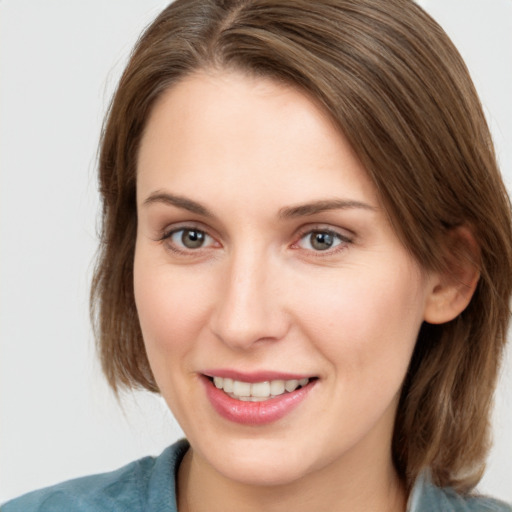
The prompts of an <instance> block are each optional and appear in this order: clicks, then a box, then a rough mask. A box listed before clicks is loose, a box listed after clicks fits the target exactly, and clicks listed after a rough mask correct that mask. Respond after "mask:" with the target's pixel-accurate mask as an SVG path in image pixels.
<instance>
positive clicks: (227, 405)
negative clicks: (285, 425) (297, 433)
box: [201, 371, 319, 426]
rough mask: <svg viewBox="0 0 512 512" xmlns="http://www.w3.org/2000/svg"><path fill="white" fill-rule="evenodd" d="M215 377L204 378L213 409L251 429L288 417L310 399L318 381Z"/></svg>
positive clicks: (266, 376) (267, 375)
mask: <svg viewBox="0 0 512 512" xmlns="http://www.w3.org/2000/svg"><path fill="white" fill-rule="evenodd" d="M216 373H217V372H212V373H210V374H209V375H208V374H202V375H201V377H202V378H201V380H202V381H203V384H204V386H205V391H206V396H207V397H208V399H209V401H210V403H211V405H212V406H213V409H214V410H215V411H216V412H217V413H218V414H219V415H220V416H221V417H223V418H224V419H227V420H229V421H230V422H235V423H238V424H241V425H252V426H257V425H265V424H270V423H273V422H276V421H278V420H280V419H281V418H283V417H285V416H287V415H288V414H289V413H291V412H292V411H293V410H294V409H296V408H297V407H299V406H300V405H301V404H302V403H303V402H304V401H305V400H306V399H307V397H308V396H309V393H310V392H311V391H312V390H313V388H314V387H315V385H316V384H317V382H318V380H319V379H318V377H305V376H303V375H283V374H281V375H277V374H275V373H264V374H261V373H259V374H252V375H245V374H244V375H242V374H239V373H237V372H229V371H220V372H218V373H224V375H216ZM226 374H228V375H229V376H228V375H226ZM279 377H281V378H279ZM283 377H287V378H283Z"/></svg>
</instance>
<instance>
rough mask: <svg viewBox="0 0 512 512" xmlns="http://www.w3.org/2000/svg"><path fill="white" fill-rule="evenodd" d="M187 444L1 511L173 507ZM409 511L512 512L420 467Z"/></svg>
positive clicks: (151, 511)
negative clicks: (448, 485)
mask: <svg viewBox="0 0 512 512" xmlns="http://www.w3.org/2000/svg"><path fill="white" fill-rule="evenodd" d="M188 446H189V445H188V443H187V441H186V440H184V439H182V440H181V441H178V442H177V443H175V444H173V445H172V446H169V448H167V449H166V450H165V451H164V452H163V453H162V454H161V455H160V456H159V457H144V458H143V459H140V460H137V461H135V462H132V463H131V464H128V465H127V466H124V467H122V468H121V469H118V470H117V471H112V472H111V473H104V474H101V475H93V476H87V477H83V478H77V479H75V480H70V481H68V482H64V483H62V484H58V485H55V486H52V487H48V488H46V489H41V490H39V491H34V492H31V493H29V494H25V495H24V496H21V497H20V498H16V499H14V500H12V501H9V502H7V503H6V504H4V505H3V506H2V507H1V512H103V511H105V512H106V511H108V512H177V511H178V509H177V505H176V485H175V483H176V476H177V472H178V467H179V465H180V462H181V460H182V458H183V456H184V455H185V452H186V451H187V449H188ZM407 511H408V512H512V507H510V506H508V505H506V504H505V503H502V502H499V501H497V500H494V499H491V498H483V497H468V496H465V497H463V496H460V495H458V494H457V493H455V492H454V491H453V490H452V489H444V488H443V489H441V488H439V487H435V486H434V485H432V483H431V482H430V480H429V477H428V473H424V474H422V475H421V476H420V477H419V478H418V480H417V481H416V483H415V485H414V488H413V490H412V493H411V496H410V498H409V503H408V507H407Z"/></svg>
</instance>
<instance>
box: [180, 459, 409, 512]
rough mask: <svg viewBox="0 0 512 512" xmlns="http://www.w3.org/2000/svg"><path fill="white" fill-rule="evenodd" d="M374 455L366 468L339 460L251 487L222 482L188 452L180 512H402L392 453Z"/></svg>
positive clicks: (401, 489) (400, 487) (402, 492)
mask: <svg viewBox="0 0 512 512" xmlns="http://www.w3.org/2000/svg"><path fill="white" fill-rule="evenodd" d="M359 455H360V454H359ZM373 455H374V456H373V459H372V464H370V465H369V464H367V463H366V464H362V463H361V462H359V461H360V460H364V459H365V458H364V457H363V458H362V459H359V460H357V459H358V457H355V460H354V461H352V462H353V463H351V464H347V463H346V462H348V461H345V464H340V463H339V461H337V462H335V463H333V464H330V465H329V466H327V467H324V468H322V469H321V470H319V471H314V472H311V473H310V474H307V475H304V476H303V477H301V478H300V479H299V480H295V481H293V482H291V483H287V484H284V485H270V486H259V485H258V486H255V485H248V484H245V483H241V482H236V481H233V480H230V479H227V478H225V477H224V476H223V475H221V474H219V473H218V472H216V471H215V470H214V468H212V467H211V466H210V465H209V464H208V463H207V462H206V461H205V460H204V459H202V458H201V457H200V456H199V455H198V454H196V453H194V452H193V450H192V449H190V450H189V452H188V453H187V454H186V455H185V458H184V459H183V461H182V464H181V466H180V469H179V474H178V510H179V512H235V511H236V512H238V511H240V510H244V512H245V511H246V512H253V511H254V512H256V511H258V512H260V511H261V510H265V511H268V512H288V511H290V510H293V511H294V512H310V511H311V510H315V511H317V512H367V511H368V510H371V511H375V512H404V511H405V508H406V491H405V486H404V485H403V483H402V482H401V481H400V479H399V477H398V475H397V474H396V471H395V469H394V467H393V464H392V462H391V456H390V454H388V455H387V456H386V457H383V456H382V454H381V456H379V454H378V453H374V454H373ZM347 459H350V455H347ZM367 460H368V459H366V461H367Z"/></svg>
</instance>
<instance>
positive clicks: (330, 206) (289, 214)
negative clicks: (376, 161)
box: [279, 199, 377, 219]
mask: <svg viewBox="0 0 512 512" xmlns="http://www.w3.org/2000/svg"><path fill="white" fill-rule="evenodd" d="M352 208H361V209H363V210H370V211H376V210H377V208H376V207H375V206H371V205H369V204H367V203H363V202H361V201H353V200H350V199H327V200H320V201H314V202H312V203H306V204H300V205H297V206H291V207H286V208H281V209H280V210H279V217H280V218H282V219H293V218H296V217H307V216H309V215H315V214H316V213H321V212H325V211H329V210H347V209H352Z"/></svg>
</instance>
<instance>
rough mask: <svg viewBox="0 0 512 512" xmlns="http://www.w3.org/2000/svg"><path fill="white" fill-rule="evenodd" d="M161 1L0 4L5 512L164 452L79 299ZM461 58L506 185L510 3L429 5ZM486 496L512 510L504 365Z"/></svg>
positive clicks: (142, 403) (150, 399)
mask: <svg viewBox="0 0 512 512" xmlns="http://www.w3.org/2000/svg"><path fill="white" fill-rule="evenodd" d="M166 3H167V2H164V1H161V0H160V1H157V0H88V1H87V2H84V1H83V0H45V1H41V0H0V237H1V238H0V261H1V266H0V294H1V295H0V336H1V338H0V340H1V345H0V421H1V423H0V502H2V501H3V500H6V499H8V498H11V497H14V496H16V495H18V494H20V493H23V492H26V491H28V490H32V489H35V488H39V487H42V486H46V485H50V484H53V483H56V482H58V481H61V480H65V479H69V478H72V477H76V476H81V475H85V474H90V473H95V472H102V471H107V470H111V469H115V468H117V467H119V466H121V465H123V464H126V463H127V462H129V461H131V460H133V459H135V458H138V457H141V456H143V455H147V454H158V453H159V452H160V451H161V450H162V449H163V447H164V446H166V445H168V444H170V443H172V442H173V441H174V440H175V439H176V438H178V437H179V436H181V435H182V434H181V431H180V429H179V427H178V426H177V424H176V422H175V420H174V419H173V418H172V417H171V415H170V413H169V412H168V411H167V409H166V407H165V405H164V404H163V402H162V400H161V399H159V398H158V397H154V396H151V395H150V394H148V393H137V394H132V395H128V396H126V397H125V398H124V399H123V401H122V405H120V404H118V403H117V402H116V400H115V399H114V398H113V396H112V393H111V392H110V391H109V390H108V388H107V386H106V384H105V383H104V381H103V378H102V376H101V374H100V372H99V369H98V364H97V362H96V359H95V353H94V342H93V339H92V335H91V329H90V326H89V320H88V288H89V279H90V274H91V269H92V261H93V256H94V252H95V248H96V240H97V239H96V223H97V206H98V199H97V193H96V178H95V163H96V146H97V141H98V136H99V131H100V126H101V121H102V116H103V113H104V112H105V109H106V106H107V104H108V102H109V99H110V97H111V94H112V92H113V90H114V87H115V84H116V81H117V79H118V77H119V74H120V72H121V70H122V68H123V64H124V63H125V62H126V58H127V55H128V53H129V51H130V49H131V47H132V45H133V43H134V42H135V40H136V38H137V36H138V35H139V33H140V31H141V29H142V28H143V27H145V26H146V25H147V24H148V22H149V21H150V20H151V19H152V18H153V17H154V16H155V15H156V14H157V13H158V12H159V11H160V10H161V9H162V8H163V7H164V6H165V5H166ZM421 4H422V5H423V6H424V7H425V8H426V9H427V10H428V11H429V12H430V13H431V14H432V15H433V16H434V17H435V18H436V19H437V20H438V21H439V22H440V23H441V25H442V26H443V27H444V28H445V30H446V31H447V32H448V33H449V35H450V36H451V37H452V39H453V40H454V42H455V43H456V45H457V46H458V47H459V49H460V51H461V53H462V55H463V57H464V58H465V59H466V62H467V64H468V66H469V68H470V71H471V72H472V75H473V78H474V80H475V83H476V86H477V89H478V90H479V92H480V94H481V98H482V101H483V104H484V107H485V111H486V114H487V116H488V119H489V122H490V125H491V128H492V131H493V135H494V138H495V143H496V147H497V151H498V156H499V160H500V162H501V167H502V171H503V173H504V176H505V180H506V182H507V185H509V189H510V184H511V183H512V93H511V91H512V1H511V0H487V1H485V2H484V1H482V0H424V1H422V2H421ZM510 354H511V351H510V350H509V353H508V358H507V361H506V364H505V367H504V371H503V373H502V378H501V381H500V387H499V389H498V394H497V397H496V409H495V415H494V420H493V425H494V438H495V445H494V448H493V451H492V452H491V455H490V459H489V464H488V471H487V473H486V476H485V477H484V479H483V481H482V484H481V486H480V490H481V491H483V492H486V493H490V494H493V495H495V496H497V497H500V498H502V499H504V500H506V501H508V502H512V485H511V484H512V357H511V355H510Z"/></svg>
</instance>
